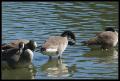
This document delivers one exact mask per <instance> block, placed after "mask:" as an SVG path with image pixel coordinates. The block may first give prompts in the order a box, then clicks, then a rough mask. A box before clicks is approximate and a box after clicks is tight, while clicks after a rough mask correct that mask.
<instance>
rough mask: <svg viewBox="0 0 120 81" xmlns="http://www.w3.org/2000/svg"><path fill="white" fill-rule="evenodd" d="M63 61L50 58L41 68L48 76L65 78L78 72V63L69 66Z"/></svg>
mask: <svg viewBox="0 0 120 81" xmlns="http://www.w3.org/2000/svg"><path fill="white" fill-rule="evenodd" d="M62 61H63V60H62V59H52V60H50V59H49V60H48V61H47V62H46V63H45V64H43V65H41V67H40V68H41V69H40V70H41V71H42V72H43V73H44V74H45V75H46V76H47V77H48V78H65V77H68V76H72V74H73V73H74V72H76V65H72V66H69V67H68V66H67V65H66V64H64V63H63V62H62Z"/></svg>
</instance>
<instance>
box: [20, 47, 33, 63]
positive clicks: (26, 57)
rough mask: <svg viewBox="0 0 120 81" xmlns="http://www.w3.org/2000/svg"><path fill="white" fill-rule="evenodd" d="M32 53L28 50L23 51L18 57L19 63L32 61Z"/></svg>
mask: <svg viewBox="0 0 120 81" xmlns="http://www.w3.org/2000/svg"><path fill="white" fill-rule="evenodd" d="M33 56H34V54H33V51H32V50H30V49H23V52H22V54H21V55H20V59H19V61H18V62H19V63H31V62H32V60H33Z"/></svg>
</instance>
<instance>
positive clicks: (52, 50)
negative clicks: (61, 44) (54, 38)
mask: <svg viewBox="0 0 120 81" xmlns="http://www.w3.org/2000/svg"><path fill="white" fill-rule="evenodd" d="M46 51H48V52H56V51H57V49H52V48H49V49H46Z"/></svg>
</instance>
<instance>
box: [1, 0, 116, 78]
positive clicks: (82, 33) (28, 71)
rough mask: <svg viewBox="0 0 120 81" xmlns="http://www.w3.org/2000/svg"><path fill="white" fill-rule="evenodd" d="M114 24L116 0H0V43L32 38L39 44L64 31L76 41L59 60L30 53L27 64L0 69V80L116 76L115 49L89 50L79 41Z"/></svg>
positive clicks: (37, 53) (114, 25)
mask: <svg viewBox="0 0 120 81" xmlns="http://www.w3.org/2000/svg"><path fill="white" fill-rule="evenodd" d="M117 25H118V3H117V2H2V43H8V42H10V41H12V40H16V39H28V40H30V39H32V40H35V41H36V42H37V43H38V46H40V45H42V43H43V42H44V41H45V40H46V39H47V38H48V37H49V36H54V35H60V34H61V33H62V32H63V31H65V30H71V31H73V32H74V33H75V35H76V40H77V43H76V45H75V46H68V47H67V49H66V50H65V51H64V53H63V57H62V59H60V60H51V61H50V60H48V57H47V56H45V55H42V54H41V53H39V52H34V59H33V61H32V65H31V67H29V68H17V69H5V70H2V79H118V58H117V54H118V50H115V49H113V50H109V51H107V52H106V51H101V50H91V49H90V48H89V47H87V46H82V45H81V43H80V42H81V41H83V40H87V39H89V38H91V37H94V36H95V32H98V31H102V30H104V28H105V27H115V28H116V29H118V27H117Z"/></svg>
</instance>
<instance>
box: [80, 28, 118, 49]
mask: <svg viewBox="0 0 120 81" xmlns="http://www.w3.org/2000/svg"><path fill="white" fill-rule="evenodd" d="M82 43H84V44H85V45H100V46H101V48H103V49H108V48H112V47H115V46H116V45H117V43H118V33H117V32H116V31H115V30H114V29H113V28H111V27H108V28H106V29H105V31H103V32H98V33H97V34H96V37H94V38H91V39H89V40H87V41H82Z"/></svg>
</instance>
